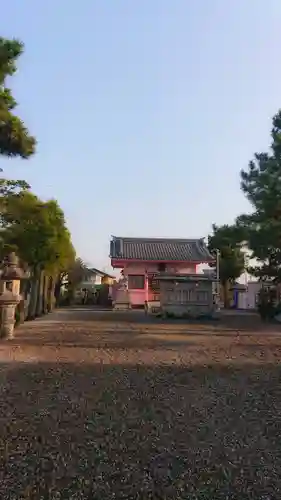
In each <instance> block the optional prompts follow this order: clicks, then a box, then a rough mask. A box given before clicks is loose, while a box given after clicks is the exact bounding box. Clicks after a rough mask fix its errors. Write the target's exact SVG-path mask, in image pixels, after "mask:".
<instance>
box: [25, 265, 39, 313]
mask: <svg viewBox="0 0 281 500" xmlns="http://www.w3.org/2000/svg"><path fill="white" fill-rule="evenodd" d="M39 280H40V269H39V268H36V267H35V268H34V271H33V276H32V279H31V292H30V301H29V308H28V319H30V320H31V319H35V317H36V308H37V301H38V292H39Z"/></svg>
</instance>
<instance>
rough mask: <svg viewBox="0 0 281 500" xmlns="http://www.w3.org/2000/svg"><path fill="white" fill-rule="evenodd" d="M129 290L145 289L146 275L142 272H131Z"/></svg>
mask: <svg viewBox="0 0 281 500" xmlns="http://www.w3.org/2000/svg"><path fill="white" fill-rule="evenodd" d="M128 288H129V290H143V289H144V275H142V274H129V276H128Z"/></svg>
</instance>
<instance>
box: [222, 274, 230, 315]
mask: <svg viewBox="0 0 281 500" xmlns="http://www.w3.org/2000/svg"><path fill="white" fill-rule="evenodd" d="M222 288H223V303H224V308H225V309H229V308H230V300H229V283H228V281H226V282H224V283H222Z"/></svg>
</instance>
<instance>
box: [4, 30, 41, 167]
mask: <svg viewBox="0 0 281 500" xmlns="http://www.w3.org/2000/svg"><path fill="white" fill-rule="evenodd" d="M23 49H24V46H23V44H22V43H21V42H20V41H18V40H7V39H5V38H3V37H0V154H1V155H4V156H8V157H11V156H19V157H21V158H29V157H30V156H31V155H32V154H33V153H34V152H35V146H36V140H35V138H34V137H33V136H32V135H30V134H29V131H28V129H27V128H26V126H25V125H24V123H23V121H22V120H21V119H20V118H19V117H18V116H17V115H15V114H14V110H15V108H16V106H17V102H16V100H15V98H14V97H13V95H12V92H11V89H10V88H8V87H7V86H6V81H7V77H10V76H12V75H14V73H16V71H17V60H18V58H19V56H20V55H21V54H22V53H23Z"/></svg>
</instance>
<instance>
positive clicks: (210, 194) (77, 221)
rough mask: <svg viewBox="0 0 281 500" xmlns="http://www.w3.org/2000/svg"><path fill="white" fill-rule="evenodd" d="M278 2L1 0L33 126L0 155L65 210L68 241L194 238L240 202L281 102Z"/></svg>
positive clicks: (104, 257) (102, 261)
mask: <svg viewBox="0 0 281 500" xmlns="http://www.w3.org/2000/svg"><path fill="white" fill-rule="evenodd" d="M280 25H281V1H280V0H267V1H265V0H247V1H246V0H80V1H74V0H72V1H71V0H49V1H48V2H43V1H38V0H25V1H22V0H10V1H9V2H4V4H3V5H2V7H1V26H2V29H1V35H4V36H7V37H19V38H21V39H22V40H23V41H24V43H25V45H26V52H25V55H24V56H23V57H22V59H21V61H20V71H19V73H18V75H17V76H16V77H15V78H14V79H13V80H14V81H13V89H14V93H15V96H16V98H17V99H18V100H19V102H20V107H19V113H20V114H21V116H22V117H23V119H24V120H25V121H26V124H27V125H28V126H29V128H30V130H31V131H32V132H33V133H34V134H35V135H36V136H37V138H38V151H37V154H36V156H35V157H34V158H33V159H32V160H30V161H28V162H25V161H22V160H4V161H3V160H1V165H2V166H3V168H4V170H5V173H6V174H7V175H9V176H11V177H13V178H15V177H17V178H24V179H26V180H28V181H29V182H30V183H31V185H32V188H33V190H34V191H35V192H36V193H37V194H39V195H40V196H42V197H44V198H48V197H55V198H57V199H58V200H59V202H60V204H61V206H62V207H63V209H64V210H65V213H66V217H67V220H68V224H69V227H70V229H71V231H72V234H73V239H74V243H75V246H76V248H77V251H78V253H79V254H80V255H81V257H82V258H84V259H85V260H86V261H87V262H90V263H92V265H95V266H96V267H103V266H106V267H107V268H108V265H109V260H108V252H109V239H110V235H111V234H117V235H125V236H126V235H131V236H138V235H139V236H166V237H199V236H200V237H201V236H205V235H207V233H208V232H209V230H210V227H211V224H212V222H216V223H226V222H231V221H232V220H233V218H234V217H235V215H237V214H238V213H239V212H242V211H243V210H247V209H248V205H247V203H246V201H245V200H244V197H243V195H242V194H241V193H240V189H239V171H240V169H241V168H244V167H246V165H247V163H248V161H249V160H250V159H251V157H252V155H253V153H254V152H255V151H261V150H264V149H267V147H268V145H269V131H270V126H271V117H272V115H273V114H274V113H275V112H277V110H278V109H279V107H281V66H280V47H281V30H280Z"/></svg>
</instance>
